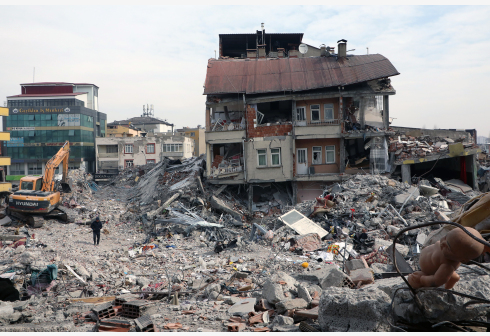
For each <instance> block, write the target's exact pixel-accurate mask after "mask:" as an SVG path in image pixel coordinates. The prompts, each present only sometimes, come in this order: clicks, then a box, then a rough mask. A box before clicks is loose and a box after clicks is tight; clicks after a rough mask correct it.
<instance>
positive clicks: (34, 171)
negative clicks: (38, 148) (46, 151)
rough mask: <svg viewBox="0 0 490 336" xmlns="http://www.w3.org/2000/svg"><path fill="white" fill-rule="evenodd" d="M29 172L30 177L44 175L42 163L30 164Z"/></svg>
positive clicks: (28, 165)
mask: <svg viewBox="0 0 490 336" xmlns="http://www.w3.org/2000/svg"><path fill="white" fill-rule="evenodd" d="M27 171H28V174H29V175H42V173H43V166H42V163H36V162H33V163H28V164H27Z"/></svg>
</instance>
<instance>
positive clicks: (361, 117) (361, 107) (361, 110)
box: [359, 97, 366, 128]
mask: <svg viewBox="0 0 490 336" xmlns="http://www.w3.org/2000/svg"><path fill="white" fill-rule="evenodd" d="M365 107H366V104H365V103H364V97H361V99H360V101H359V124H361V128H364V122H365V118H364V109H365Z"/></svg>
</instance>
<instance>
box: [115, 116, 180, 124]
mask: <svg viewBox="0 0 490 336" xmlns="http://www.w3.org/2000/svg"><path fill="white" fill-rule="evenodd" d="M129 123H132V124H133V125H142V124H164V125H168V126H173V124H171V123H169V122H167V121H164V120H162V119H158V118H154V117H133V118H129V119H126V120H119V121H118V120H114V121H113V122H111V123H109V124H108V125H128V124H129Z"/></svg>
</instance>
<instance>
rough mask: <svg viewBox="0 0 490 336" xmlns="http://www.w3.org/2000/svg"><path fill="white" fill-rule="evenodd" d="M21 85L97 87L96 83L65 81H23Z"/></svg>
mask: <svg viewBox="0 0 490 336" xmlns="http://www.w3.org/2000/svg"><path fill="white" fill-rule="evenodd" d="M20 85H22V86H39V85H47V86H52V85H93V86H95V87H97V88H98V86H97V85H95V84H91V83H67V82H36V83H23V84H20Z"/></svg>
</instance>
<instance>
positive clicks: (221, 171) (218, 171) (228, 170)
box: [210, 166, 243, 178]
mask: <svg viewBox="0 0 490 336" xmlns="http://www.w3.org/2000/svg"><path fill="white" fill-rule="evenodd" d="M242 171H243V166H236V167H232V166H230V167H223V168H219V167H218V168H216V167H213V168H211V174H210V177H211V178H216V177H219V176H220V175H226V174H233V173H240V172H242Z"/></svg>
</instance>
